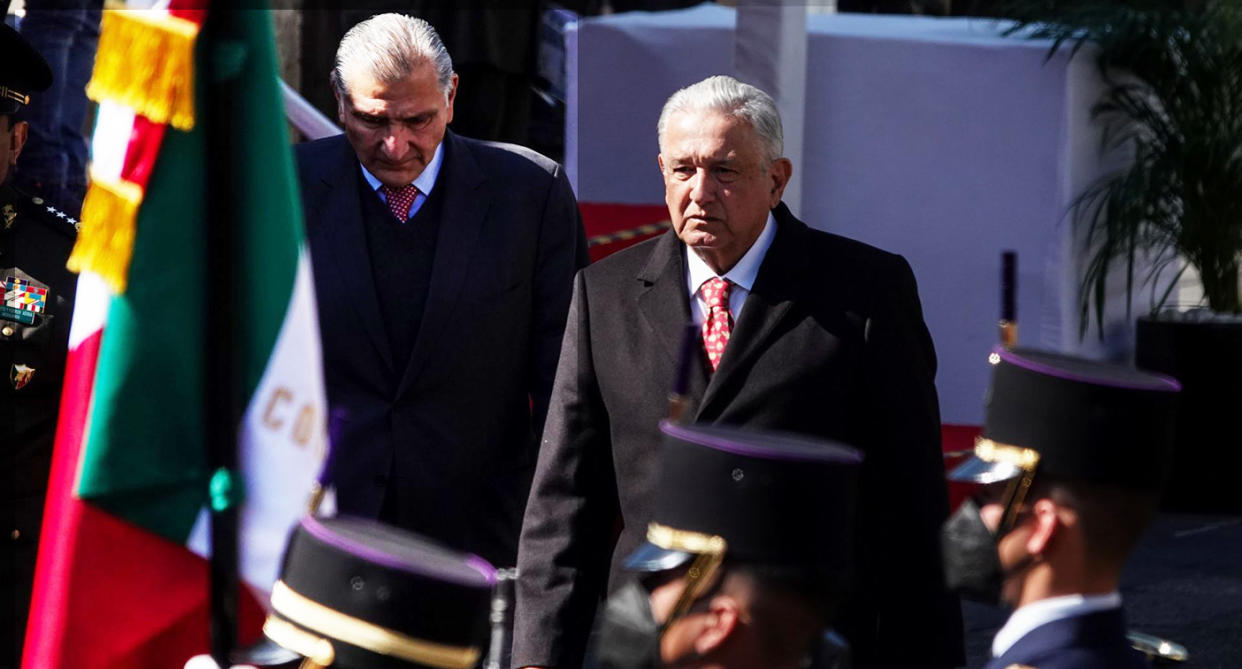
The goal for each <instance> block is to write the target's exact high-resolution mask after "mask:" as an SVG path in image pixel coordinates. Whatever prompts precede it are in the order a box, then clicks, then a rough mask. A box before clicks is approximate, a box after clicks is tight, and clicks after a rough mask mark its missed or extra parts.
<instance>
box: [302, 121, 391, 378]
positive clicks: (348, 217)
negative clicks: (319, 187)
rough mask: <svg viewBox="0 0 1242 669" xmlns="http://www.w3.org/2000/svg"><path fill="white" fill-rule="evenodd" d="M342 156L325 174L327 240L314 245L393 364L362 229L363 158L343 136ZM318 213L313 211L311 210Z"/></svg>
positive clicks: (323, 229) (320, 217)
mask: <svg viewBox="0 0 1242 669" xmlns="http://www.w3.org/2000/svg"><path fill="white" fill-rule="evenodd" d="M340 146H341V156H340V157H339V158H337V159H334V160H332V161H330V163H329V166H328V167H326V168H325V169H324V171H323V173H322V181H323V184H324V188H325V197H323V198H322V200H321V201H320V204H321V205H322V206H323V210H322V211H321V212H318V216H317V218H318V220H319V221H320V222H321V223H320V225H319V226H318V228H319V231H320V234H321V235H322V236H323V239H324V243H323V244H320V245H318V246H317V248H316V249H315V250H316V251H317V252H319V253H325V254H326V255H328V256H329V257H330V258H331V260H332V262H331V263H328V265H329V266H331V267H335V268H336V271H337V274H338V276H337V277H336V279H337V280H336V281H335V282H334V283H335V285H336V286H337V287H338V288H339V292H338V296H339V297H338V299H344V300H345V301H346V302H348V303H349V304H350V305H351V306H353V308H354V309H355V310H356V311H357V312H358V320H359V322H360V323H361V324H362V329H363V330H365V331H366V332H367V334H368V335H370V337H371V341H372V342H374V344H375V347H376V348H377V349H379V351H380V355H381V357H382V358H383V359H384V362H385V363H386V364H387V365H388V367H389V369H392V367H393V360H392V350H391V349H390V348H389V344H388V335H387V333H386V331H385V330H384V323H383V319H382V317H381V316H380V310H379V299H378V298H377V297H376V295H375V279H374V277H373V275H372V273H371V258H370V255H369V253H368V251H367V240H366V233H365V232H364V230H363V228H362V211H361V209H360V205H359V203H360V202H361V199H360V197H361V193H359V190H358V179H359V173H358V167H357V165H358V156H357V154H355V153H354V150H353V148H352V147H351V146H350V145H349V142H347V141H346V140H345V137H344V135H342V136H341V137H340ZM312 215H313V214H312Z"/></svg>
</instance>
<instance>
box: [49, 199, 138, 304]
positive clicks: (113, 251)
mask: <svg viewBox="0 0 1242 669" xmlns="http://www.w3.org/2000/svg"><path fill="white" fill-rule="evenodd" d="M140 204H142V187H141V186H139V185H138V184H136V183H133V182H131V181H123V180H116V181H109V180H106V179H98V178H95V176H94V175H92V179H91V186H90V188H89V189H88V190H87V191H86V201H85V202H83V203H82V226H81V228H79V230H78V241H77V243H76V244H74V245H73V253H71V254H69V262H68V263H66V266H67V267H68V268H69V269H70V271H73V272H83V271H89V272H94V273H96V274H98V275H99V276H100V277H102V278H103V280H104V282H105V283H107V284H108V286H109V287H110V288H112V290H113V291H114V292H116V293H118V294H119V293H124V292H125V285H126V281H127V279H128V277H129V259H130V256H131V255H132V254H133V252H134V228H135V226H136V221H137V218H138V205H140Z"/></svg>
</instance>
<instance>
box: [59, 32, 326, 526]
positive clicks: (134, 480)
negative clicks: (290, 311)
mask: <svg viewBox="0 0 1242 669" xmlns="http://www.w3.org/2000/svg"><path fill="white" fill-rule="evenodd" d="M210 20H222V21H223V22H224V24H223V25H221V26H220V28H221V29H220V31H219V32H218V33H216V34H220V35H226V36H228V37H227V39H225V40H221V42H220V43H209V42H208V41H207V40H206V34H207V33H204V34H203V36H201V37H200V43H199V45H198V58H199V62H200V66H199V67H198V70H197V71H198V72H200V73H201V72H204V71H206V70H205V69H204V68H203V67H202V66H201V64H202V59H203V58H206V57H211V58H225V59H227V60H229V61H233V62H234V63H235V64H236V65H238V67H235V68H233V73H234V75H235V76H233V77H231V80H230V81H229V82H228V84H229V86H228V87H229V90H231V91H234V92H235V97H232V103H231V104H229V105H227V106H225V108H226V109H227V112H226V113H227V114H229V115H230V116H231V118H229V119H226V120H223V121H217V120H215V119H212V120H210V121H209V120H208V119H207V116H206V114H207V112H208V105H206V104H204V102H206V101H207V100H206V95H205V91H206V87H205V86H203V85H202V82H199V85H198V86H197V91H198V97H197V100H198V110H197V119H198V120H197V122H196V124H195V128H194V130H192V131H191V132H188V133H185V132H178V131H176V130H173V129H171V128H169V129H168V130H167V131H166V133H165V136H164V140H163V145H162V147H161V149H160V155H159V158H158V159H157V162H156V164H155V167H154V171H153V172H152V175H151V179H150V182H149V183H148V185H147V190H146V194H145V197H144V200H143V203H142V206H141V208H140V209H139V212H138V219H137V232H136V236H135V241H134V249H133V257H132V260H131V263H130V270H129V284H128V289H127V292H126V293H125V294H123V295H120V296H117V297H115V298H114V299H113V301H112V304H111V306H110V309H109V312H108V321H107V325H106V326H105V329H104V335H103V341H102V347H101V350H100V354H99V363H98V368H97V371H96V378H95V393H94V400H93V405H92V408H91V415H90V421H89V428H88V429H89V433H88V438H87V442H86V446H85V449H84V453H83V460H82V469H81V474H80V477H79V481H78V495H79V497H81V498H83V499H86V500H89V501H90V502H92V503H93V504H95V505H97V506H100V507H102V508H104V509H106V510H108V511H110V512H112V513H114V514H116V515H118V516H121V517H122V518H124V519H126V520H128V521H130V522H133V523H136V524H138V525H141V526H143V527H146V528H148V529H150V530H151V531H153V532H156V533H157V534H160V535H161V536H164V537H166V538H169V539H171V540H173V541H177V542H182V541H184V540H185V539H186V537H187V536H188V534H189V531H190V528H191V527H192V526H193V523H194V519H195V517H196V515H197V513H198V511H199V508H200V507H201V506H202V505H203V503H204V502H205V501H206V499H207V494H208V490H207V482H208V478H209V471H208V457H207V444H206V441H205V435H204V426H205V424H206V423H205V420H206V419H205V417H204V412H203V391H202V388H203V381H204V374H205V372H204V365H205V351H204V344H205V342H204V337H206V336H207V331H206V330H207V328H206V322H205V321H206V313H205V311H206V300H232V301H233V312H234V314H235V316H236V320H235V322H234V323H233V324H232V326H233V344H232V345H231V346H230V350H232V351H234V352H235V354H236V356H237V357H236V365H237V367H236V369H237V373H238V374H237V377H238V378H237V382H238V383H239V384H240V386H241V387H240V388H239V389H238V390H239V396H240V397H242V398H244V399H246V400H248V399H249V398H250V396H251V395H252V394H253V392H254V389H255V388H256V386H257V385H258V383H259V380H260V378H261V377H262V374H263V371H264V369H265V367H266V365H267V360H268V357H269V356H270V354H271V352H272V348H273V346H274V344H275V342H276V339H277V336H278V335H279V332H280V327H281V324H282V322H283V320H284V315H285V311H286V309H287V308H288V304H289V299H290V296H291V294H292V290H293V281H294V277H295V275H296V269H297V257H298V252H299V245H300V244H301V241H302V230H301V211H300V208H299V200H298V196H297V191H296V182H295V180H294V172H293V163H292V156H291V152H290V149H289V144H288V135H287V130H286V126H285V123H284V116H283V109H284V107H283V104H282V101H281V98H280V90H279V87H278V84H277V75H276V59H275V52H274V48H273V39H272V30H271V17H270V14H269V13H268V12H266V11H258V10H246V11H229V12H222V13H221V14H220V16H217V17H212V18H211V19H210ZM215 109H216V110H218V109H220V106H217V107H215ZM213 121H214V122H222V123H224V124H225V125H226V127H229V128H232V129H233V132H232V136H231V137H230V141H232V142H235V146H239V147H242V150H240V151H236V152H235V153H234V155H236V156H237V157H238V158H239V160H236V161H234V163H233V164H232V165H231V166H230V169H229V170H227V172H228V174H229V175H230V178H231V179H233V181H234V183H233V184H232V185H231V192H232V196H231V197H230V198H229V199H228V202H229V203H230V207H229V211H228V214H227V215H226V216H224V217H223V220H213V221H209V220H208V218H207V209H208V205H207V203H208V199H207V198H208V197H210V196H212V194H209V193H207V192H206V179H207V171H206V163H207V161H208V160H212V159H214V153H212V152H210V149H211V147H208V146H207V143H206V130H205V128H206V127H207V124H208V123H209V122H213ZM208 225H230V226H233V227H234V235H235V236H236V238H237V240H238V242H239V244H238V248H239V252H238V253H239V256H238V257H237V258H236V262H235V263H234V264H233V266H232V267H229V268H227V270H226V271H224V272H214V273H213V274H214V275H213V276H208V267H207V260H206V255H205V248H206V237H207V226H208Z"/></svg>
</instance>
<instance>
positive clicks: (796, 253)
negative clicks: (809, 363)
mask: <svg viewBox="0 0 1242 669" xmlns="http://www.w3.org/2000/svg"><path fill="white" fill-rule="evenodd" d="M775 215H776V219H777V227H776V237H775V238H774V239H773V240H772V245H771V246H770V247H768V252H767V255H765V256H764V259H763V263H762V264H761V265H760V267H759V274H758V276H757V277H755V283H754V285H753V286H752V287H751V291H750V294H749V295H747V296H746V304H745V306H744V307H743V308H742V313H741V315H740V316H738V318H737V322H736V323H734V326H733V332H732V336H731V337H730V338H729V345H728V346H726V347H725V351H724V355H723V356H722V357H721V358H720V366H719V367H718V368H716V372H715V373H714V374H712V377H711V382H710V383H708V384H707V390H706V392H705V393H704V395H703V400H702V402H700V403H699V410H698V414H697V415H696V417H695V418H696V420H706V419H708V418H710V417H712V416H713V415H714V414H713V413H712V412H713V411H714V410H715V405H717V404H718V403H719V401H720V399H719V398H721V397H725V398H728V397H732V396H733V395H735V394H736V393H728V392H725V390H724V389H726V388H728V387H729V386H730V384H733V383H742V382H744V381H743V380H741V379H740V378H739V375H744V373H745V370H746V369H747V366H748V363H749V362H750V360H751V358H753V357H754V356H755V354H757V353H758V352H760V351H762V350H763V349H764V348H766V345H767V341H768V338H769V337H770V336H771V335H772V333H773V332H775V331H776V326H777V324H779V323H780V322H781V320H782V319H784V318H785V317H786V316H787V315H788V314H789V308H790V306H791V305H792V304H793V303H794V301H795V300H797V298H798V291H799V290H800V289H801V287H802V285H803V282H802V281H801V280H800V278H799V276H800V275H801V273H802V270H803V268H804V267H805V265H806V260H807V257H806V253H805V251H803V247H802V245H800V244H799V243H798V238H799V237H800V235H801V233H802V232H803V231H804V230H805V225H804V224H803V223H801V222H800V221H797V220H796V219H794V218H793V216H792V215H791V214H790V213H789V210H788V209H786V208H785V205H784V204H781V205H780V206H779V208H778V209H777V210H776V212H775ZM717 413H718V412H717Z"/></svg>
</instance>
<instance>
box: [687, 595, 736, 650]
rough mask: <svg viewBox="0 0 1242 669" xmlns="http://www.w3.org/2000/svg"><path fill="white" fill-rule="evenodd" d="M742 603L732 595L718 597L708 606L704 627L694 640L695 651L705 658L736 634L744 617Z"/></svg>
mask: <svg viewBox="0 0 1242 669" xmlns="http://www.w3.org/2000/svg"><path fill="white" fill-rule="evenodd" d="M741 612H742V607H741V603H740V602H738V600H737V599H735V598H733V597H732V596H730V595H717V596H716V597H713V598H712V601H711V604H710V605H709V606H708V609H707V613H706V614H705V618H706V619H705V620H704V621H703V627H702V629H700V631H699V635H698V636H697V637H695V639H694V651H695V652H696V653H698V654H699V656H705V655H707V654H709V653H711V652H712V651H714V650H716V649H717V648H720V647H721V646H722V645H724V643H725V641H727V640H728V638H729V636H730V635H732V634H734V630H736V629H737V626H738V623H739V621H740V620H741V615H742V613H741Z"/></svg>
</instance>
